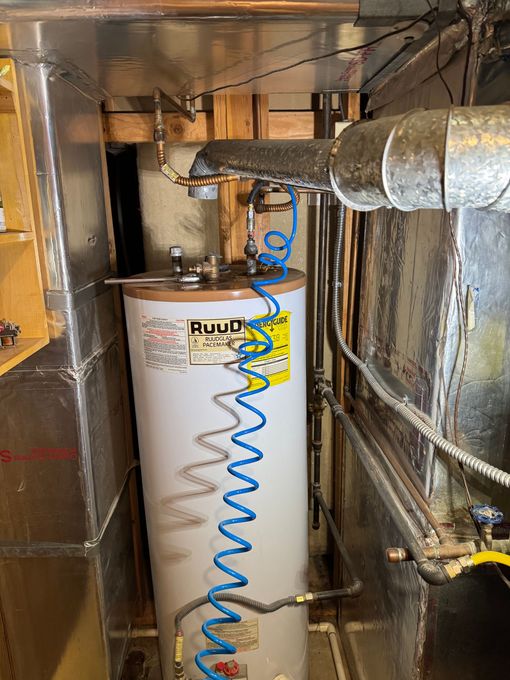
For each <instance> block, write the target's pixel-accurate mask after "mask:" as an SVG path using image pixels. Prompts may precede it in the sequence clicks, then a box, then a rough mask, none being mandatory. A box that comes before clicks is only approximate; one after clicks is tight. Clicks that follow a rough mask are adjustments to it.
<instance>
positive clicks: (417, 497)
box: [347, 394, 450, 543]
mask: <svg viewBox="0 0 510 680" xmlns="http://www.w3.org/2000/svg"><path fill="white" fill-rule="evenodd" d="M347 397H348V398H349V399H350V402H351V405H352V406H353V407H354V410H355V412H356V415H357V416H358V417H359V418H360V419H361V420H362V421H363V423H364V424H365V427H367V430H368V431H370V430H369V429H368V426H367V422H366V419H365V418H364V417H363V413H362V412H361V410H360V407H359V404H358V403H357V402H356V401H355V400H354V399H352V397H351V396H350V395H349V394H347ZM379 448H380V449H381V451H382V453H383V454H384V456H385V458H387V460H388V462H389V463H390V465H391V467H392V468H393V470H394V471H395V473H396V474H397V475H398V478H399V479H400V481H401V482H402V484H403V485H404V486H405V487H406V489H407V491H408V492H409V494H410V496H411V497H412V499H413V501H414V502H415V503H416V505H417V506H418V507H419V508H420V510H421V512H422V514H423V516H424V517H425V519H426V520H427V522H428V523H429V524H430V526H431V527H432V528H433V529H434V531H435V533H436V536H437V537H438V539H439V542H440V543H448V542H449V541H450V536H449V535H448V534H447V532H446V531H445V530H444V529H443V527H442V526H441V524H440V523H439V520H438V519H437V517H436V516H435V515H434V514H433V512H432V510H431V509H430V508H429V506H428V504H427V502H426V501H425V499H424V498H423V496H422V495H421V493H420V492H419V491H418V489H417V488H416V486H415V485H414V483H413V481H412V480H411V478H410V477H409V475H408V474H407V473H406V471H405V470H404V468H403V466H402V464H401V463H400V461H399V460H398V458H397V456H396V455H395V454H394V453H393V451H391V450H390V448H389V447H388V446H384V447H383V446H381V445H380V444H379Z"/></svg>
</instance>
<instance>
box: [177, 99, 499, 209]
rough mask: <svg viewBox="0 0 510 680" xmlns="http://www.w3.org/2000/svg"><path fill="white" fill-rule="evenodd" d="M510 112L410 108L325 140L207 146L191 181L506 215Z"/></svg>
mask: <svg viewBox="0 0 510 680" xmlns="http://www.w3.org/2000/svg"><path fill="white" fill-rule="evenodd" d="M509 111H510V107H509V106H508V105H500V106H477V107H451V108H450V109H438V110H429V111H426V110H414V111H409V112H407V113H405V114H400V115H398V116H388V117H380V118H377V119H376V120H372V121H362V122H359V123H355V124H353V125H350V126H348V127H347V128H345V129H344V130H343V131H342V132H341V133H340V135H339V136H338V138H337V139H336V141H335V142H334V144H333V145H331V142H329V140H311V141H278V140H269V141H266V140H257V141H237V140H234V141H219V142H209V144H207V146H205V147H204V149H203V150H202V151H200V152H199V153H198V154H197V157H196V159H195V162H194V164H193V166H192V168H191V170H190V175H191V176H204V175H205V176H207V175H214V174H215V173H226V174H237V175H241V176H243V177H250V178H259V179H265V180H271V181H274V182H283V183H287V184H294V185H296V186H302V187H308V188H312V189H318V190H322V191H324V190H329V191H331V190H333V191H334V192H335V194H336V195H337V196H338V198H339V199H340V200H341V201H342V202H343V203H344V204H345V205H347V206H348V207H350V208H352V209H354V210H362V211H368V210H375V209H377V208H380V207H387V208H391V207H394V208H398V209H399V210H400V211H411V210H417V209H419V208H436V209H446V210H452V209H454V208H479V209H487V210H495V211H500V212H507V211H509V210H510V116H509V115H508V114H509Z"/></svg>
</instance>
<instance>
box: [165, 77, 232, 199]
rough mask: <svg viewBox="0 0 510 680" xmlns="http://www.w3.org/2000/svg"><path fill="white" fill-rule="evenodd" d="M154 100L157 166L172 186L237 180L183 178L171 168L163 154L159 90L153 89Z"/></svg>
mask: <svg viewBox="0 0 510 680" xmlns="http://www.w3.org/2000/svg"><path fill="white" fill-rule="evenodd" d="M153 99H154V141H155V142H156V149H157V159H158V165H159V169H160V170H161V172H162V173H163V174H164V175H165V177H167V178H168V179H169V180H171V181H172V182H173V183H174V184H179V185H180V186H183V187H207V186H211V185H213V184H224V183H225V182H235V181H236V180H238V179H239V176H238V175H208V176H205V177H183V176H182V175H180V174H179V173H178V172H177V170H174V168H172V167H171V166H170V165H169V164H168V162H167V160H166V154H165V141H166V130H165V125H164V123H163V111H162V108H161V90H160V89H159V87H155V88H154V91H153Z"/></svg>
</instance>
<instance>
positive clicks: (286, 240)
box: [195, 186, 297, 680]
mask: <svg viewBox="0 0 510 680" xmlns="http://www.w3.org/2000/svg"><path fill="white" fill-rule="evenodd" d="M287 191H288V192H289V195H290V198H291V201H292V213H293V218H292V231H291V234H290V236H286V235H285V234H284V233H283V232H281V231H278V230H275V229H273V230H271V231H268V232H267V233H266V235H265V237H264V246H265V247H266V248H267V249H268V250H272V251H273V252H272V253H270V252H266V253H261V255H260V256H259V261H260V262H262V264H265V265H268V266H270V267H279V268H280V269H281V274H280V275H279V276H278V277H276V278H271V279H266V280H264V281H254V282H253V283H252V288H254V290H256V291H257V293H258V294H259V295H261V296H262V297H264V298H265V299H266V300H267V301H268V302H269V305H270V309H272V311H271V312H270V313H269V314H268V315H267V316H264V317H262V318H259V319H250V320H249V321H247V322H246V325H247V326H248V328H250V329H251V330H252V332H253V336H254V339H253V340H248V341H247V342H244V343H243V344H242V345H241V346H240V347H239V352H240V354H241V355H242V357H243V358H242V360H241V362H240V363H239V370H241V371H242V372H243V373H245V374H246V375H247V376H249V379H251V380H252V381H257V382H258V381H260V382H262V385H261V386H260V387H257V388H256V389H251V390H247V391H246V392H242V393H241V394H239V395H237V396H236V401H237V403H238V404H239V405H240V406H242V407H243V408H245V409H247V410H248V411H250V412H251V413H254V414H255V415H256V416H257V417H258V418H259V422H258V424H257V425H254V426H253V427H250V428H248V429H246V430H242V431H241V432H236V433H235V434H234V435H232V438H231V439H232V441H233V442H234V444H236V445H237V446H240V447H241V448H242V449H245V450H246V451H248V452H249V454H250V455H249V457H248V458H245V459H243V460H240V461H235V462H233V463H230V465H229V466H228V467H227V470H228V471H229V473H230V474H231V475H232V476H233V477H235V478H236V479H238V480H240V481H241V482H245V484H246V485H247V486H243V487H242V488H240V489H235V490H233V491H228V492H227V493H225V495H224V496H223V500H224V502H225V503H226V504H227V505H228V506H229V507H231V508H232V509H234V510H237V511H238V512H239V513H240V516H237V517H233V518H231V519H226V520H223V521H222V522H220V523H219V525H218V529H219V531H220V533H221V534H222V535H223V536H225V538H228V539H230V540H231V541H232V542H233V543H235V544H236V545H237V547H235V548H230V549H229V550H222V551H221V552H219V553H217V554H216V555H215V557H214V564H215V565H216V567H217V568H218V569H219V570H220V571H222V572H223V573H224V574H226V575H227V576H229V577H231V578H233V579H234V581H233V582H231V583H224V584H222V585H218V586H214V587H213V588H211V589H210V590H209V593H208V595H207V597H208V599H209V602H210V603H211V604H212V605H213V606H214V607H215V608H216V609H217V610H218V611H219V612H220V613H221V614H223V616H222V617H217V618H214V619H209V620H208V621H206V622H205V623H204V624H203V626H202V632H203V633H204V635H205V636H206V638H207V639H208V640H210V641H211V642H212V643H213V644H214V645H217V646H216V647H214V648H213V649H205V650H202V651H200V652H199V653H198V654H197V655H196V656H195V663H196V665H197V666H198V668H199V669H200V670H201V671H202V672H203V673H205V674H206V677H207V678H212V680H225V679H224V677H223V676H220V675H218V674H217V673H215V672H214V671H213V670H212V669H210V668H208V667H207V666H206V665H205V663H204V660H205V659H206V658H208V657H210V656H217V655H220V654H221V655H224V654H229V655H231V654H235V653H236V651H237V650H236V648H235V647H234V646H233V645H232V644H230V643H229V642H227V641H226V640H222V639H221V638H219V637H218V636H217V635H215V634H214V633H213V632H212V631H211V630H210V627H211V626H215V625H217V624H221V623H239V621H241V616H240V615H239V614H238V613H236V612H234V611H232V610H231V609H229V608H228V607H227V606H225V604H222V603H221V602H218V600H217V599H216V597H215V596H216V595H217V594H218V593H222V592H224V591H225V590H231V589H233V588H243V587H244V586H246V585H248V579H247V578H246V576H244V575H243V574H240V573H239V572H238V571H235V570H234V569H232V568H231V567H229V566H228V565H226V564H225V563H224V562H223V560H224V559H225V558H228V557H230V556H231V555H240V554H243V553H247V552H250V550H251V549H252V545H251V543H250V542H249V541H246V540H245V539H243V538H241V537H240V536H237V535H236V534H235V533H233V531H231V530H230V529H229V528H228V527H233V526H235V525H237V524H246V523H247V522H252V521H253V520H254V519H255V518H256V516H257V515H256V513H255V512H254V511H253V510H251V509H250V508H247V507H246V506H245V505H242V504H241V503H239V502H237V501H236V500H235V499H236V498H239V497H240V496H244V495H246V494H249V493H253V492H254V491H256V490H257V489H258V488H259V483H258V482H257V480H256V479H253V478H252V477H249V476H248V475H246V474H243V473H242V472H241V469H242V468H243V467H245V466H247V465H251V464H253V463H257V462H258V461H259V460H262V458H263V457H264V454H263V453H262V451H261V450H260V449H258V448H257V447H256V446H253V445H252V444H248V443H247V442H246V441H244V440H243V438H244V437H247V436H249V435H251V434H253V433H254V432H258V431H259V430H261V429H262V428H263V427H265V425H266V422H267V419H266V416H265V415H264V413H263V412H262V411H260V410H259V409H258V408H256V407H255V406H253V404H251V403H250V402H249V401H246V399H247V398H248V397H254V396H255V395H257V394H261V393H262V392H265V391H266V390H267V389H268V387H269V384H270V383H269V380H268V378H267V377H266V376H265V375H262V374H261V373H258V372H257V371H255V370H253V368H250V364H252V362H254V361H257V360H258V359H260V358H262V357H264V356H266V355H268V354H270V353H271V352H272V351H273V340H272V338H271V336H270V335H269V334H268V333H267V331H265V330H264V328H263V327H262V326H263V325H264V324H266V323H267V322H268V321H272V320H273V319H275V318H276V317H277V316H278V315H279V313H280V304H279V302H278V300H277V299H276V298H275V297H274V296H273V295H271V293H269V292H268V291H267V290H266V289H265V286H271V285H274V284H275V283H280V282H281V281H283V280H284V279H285V277H286V276H287V271H288V268H287V261H288V259H289V257H290V256H291V252H292V242H293V241H294V238H295V237H296V231H297V201H296V195H295V193H294V190H293V189H292V187H290V186H288V187H287ZM252 193H253V192H252ZM275 241H276V242H275ZM280 253H281V255H279V254H280Z"/></svg>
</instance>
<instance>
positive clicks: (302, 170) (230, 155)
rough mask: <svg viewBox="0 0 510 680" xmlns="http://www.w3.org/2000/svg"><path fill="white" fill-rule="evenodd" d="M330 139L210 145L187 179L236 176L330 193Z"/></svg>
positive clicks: (249, 141) (201, 152)
mask: <svg viewBox="0 0 510 680" xmlns="http://www.w3.org/2000/svg"><path fill="white" fill-rule="evenodd" d="M332 145H333V142H332V140H330V139H319V140H309V141H308V140H300V141H289V140H282V141H274V140H271V141H268V140H258V139H257V140H246V141H241V140H239V141H237V140H236V141H234V142H231V141H218V142H209V144H207V145H206V146H205V147H204V148H203V149H202V150H201V151H199V152H198V154H197V155H196V157H195V160H194V162H193V165H192V167H191V169H190V176H192V177H193V176H202V175H214V174H216V173H226V174H234V175H235V174H239V175H242V176H243V177H250V178H254V179H267V180H272V181H275V182H280V183H282V184H292V185H294V186H299V187H308V188H311V189H322V190H323V191H331V181H330V179H329V158H330V154H331V148H332Z"/></svg>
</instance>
